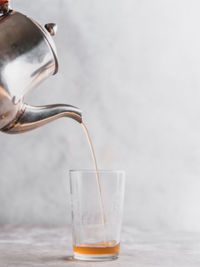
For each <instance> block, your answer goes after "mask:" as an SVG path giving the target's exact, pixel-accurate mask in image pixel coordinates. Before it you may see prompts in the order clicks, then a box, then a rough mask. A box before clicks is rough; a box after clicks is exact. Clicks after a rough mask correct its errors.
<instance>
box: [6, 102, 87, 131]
mask: <svg viewBox="0 0 200 267" xmlns="http://www.w3.org/2000/svg"><path fill="white" fill-rule="evenodd" d="M62 117H69V118H72V119H74V120H76V121H77V122H79V123H82V112H81V110H80V109H78V108H76V107H74V106H71V105H64V104H58V105H47V106H40V107H34V106H29V105H27V104H25V105H24V106H23V109H22V110H21V113H20V115H19V116H18V118H17V119H16V120H15V121H13V122H11V123H10V124H9V125H7V126H6V127H5V128H4V129H2V131H4V132H6V133H8V134H17V133H24V132H27V131H31V130H34V129H36V128H38V127H41V126H43V125H45V124H47V123H49V122H51V121H54V120H56V119H59V118H62Z"/></svg>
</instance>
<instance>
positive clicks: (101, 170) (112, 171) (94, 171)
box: [69, 169, 126, 175]
mask: <svg viewBox="0 0 200 267" xmlns="http://www.w3.org/2000/svg"><path fill="white" fill-rule="evenodd" d="M69 173H96V170H95V169H91V170H90V169H70V170H69ZM98 173H116V174H123V175H125V174H126V172H125V171H123V170H104V169H98Z"/></svg>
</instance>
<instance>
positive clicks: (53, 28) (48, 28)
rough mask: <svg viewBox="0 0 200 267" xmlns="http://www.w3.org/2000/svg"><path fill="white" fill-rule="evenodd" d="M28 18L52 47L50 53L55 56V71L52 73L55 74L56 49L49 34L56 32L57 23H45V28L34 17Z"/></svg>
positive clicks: (56, 69) (56, 63) (56, 62)
mask: <svg viewBox="0 0 200 267" xmlns="http://www.w3.org/2000/svg"><path fill="white" fill-rule="evenodd" d="M29 19H30V20H31V21H32V22H33V23H34V24H35V25H36V26H37V27H38V28H39V29H40V30H41V32H42V33H43V35H44V37H45V39H46V40H47V42H48V44H49V45H50V47H51V49H52V53H53V55H54V58H55V71H54V73H53V74H56V73H57V72H58V56H57V49H56V45H55V42H54V40H53V38H52V37H51V36H52V35H55V34H56V31H57V25H56V24H55V23H48V24H46V25H45V28H46V29H45V28H43V27H42V26H41V25H40V24H39V23H38V22H37V21H35V20H34V19H32V18H29Z"/></svg>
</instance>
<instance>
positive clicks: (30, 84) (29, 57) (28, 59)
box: [0, 0, 82, 133]
mask: <svg viewBox="0 0 200 267" xmlns="http://www.w3.org/2000/svg"><path fill="white" fill-rule="evenodd" d="M55 31H56V25H55V24H53V23H50V24H46V25H45V28H43V27H42V26H40V25H39V24H38V23H37V22H36V21H34V20H32V19H30V18H28V17H27V16H25V15H23V14H21V13H19V12H16V11H13V10H11V9H10V7H9V2H8V1H6V0H0V131H3V132H5V133H22V132H26V131H29V130H33V129H35V128H37V127H40V126H42V125H44V124H46V123H48V122H50V121H53V120H55V119H57V118H60V117H70V118H72V119H75V120H76V121H78V122H80V123H81V122H82V115H81V111H80V110H79V109H78V108H76V107H73V106H71V105H64V104H58V105H47V106H41V107H33V106H30V105H27V104H25V103H24V101H23V98H24V96H25V95H26V94H27V93H28V92H29V91H30V90H31V89H33V88H35V87H36V86H37V85H38V84H40V83H41V82H42V81H44V80H45V79H47V78H48V77H49V76H50V75H54V74H56V73H57V71H58V60H57V54H56V47H55V44H54V41H53V39H52V37H51V35H54V34H55Z"/></svg>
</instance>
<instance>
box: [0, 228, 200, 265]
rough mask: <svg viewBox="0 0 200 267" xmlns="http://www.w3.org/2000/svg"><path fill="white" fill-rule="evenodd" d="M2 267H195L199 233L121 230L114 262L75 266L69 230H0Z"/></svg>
mask: <svg viewBox="0 0 200 267" xmlns="http://www.w3.org/2000/svg"><path fill="white" fill-rule="evenodd" d="M4 266H21V267H23V266H26V267H29V266H38V267H39V266H41V267H42V266H51V267H54V266H57V267H62V266H63V267H64V266H65V267H68V266H80V267H85V266H87V267H92V266H105V267H107V266H110V267H112V266H123V267H129V266H133V267H144V266H148V267H157V266H159V267H172V266H174V267H179V266H180V267H192V266H198V267H199V266H200V233H189V232H165V233H155V232H154V233H152V232H141V231H137V230H135V229H131V228H125V229H124V230H123V232H122V242H121V255H120V258H119V259H118V260H115V261H110V262H79V261H74V260H73V259H72V248H71V230H70V228H67V227H66V228H56V227H54V228H50V227H49V228H47V227H46V228H45V227H43V228H42V227H30V226H29V227H28V226H25V227H22V226H18V227H17V226H15V227H14V226H8V225H7V226H0V267H4Z"/></svg>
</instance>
